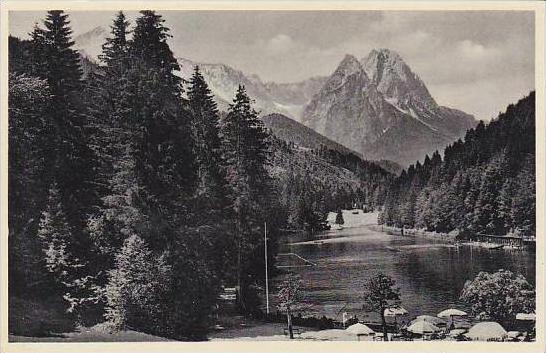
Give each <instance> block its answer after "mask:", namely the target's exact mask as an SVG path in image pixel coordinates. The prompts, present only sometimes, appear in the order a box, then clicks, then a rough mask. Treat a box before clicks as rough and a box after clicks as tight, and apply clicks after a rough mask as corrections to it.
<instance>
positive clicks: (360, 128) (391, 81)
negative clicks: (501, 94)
mask: <svg viewBox="0 0 546 353" xmlns="http://www.w3.org/2000/svg"><path fill="white" fill-rule="evenodd" d="M302 122H303V123H304V124H305V125H307V126H308V127H310V128H312V129H314V130H315V131H317V132H318V133H320V134H322V135H324V136H326V137H328V138H329V139H331V140H333V141H336V142H338V143H340V144H342V145H344V146H346V147H347V148H350V149H352V150H355V151H357V152H359V153H361V154H362V155H363V156H364V157H365V158H367V159H378V160H381V159H386V160H392V161H395V162H397V163H400V164H401V165H408V164H409V163H412V162H414V161H416V160H418V159H420V158H422V157H423V156H424V155H425V154H427V153H428V154H430V153H432V152H434V151H435V150H437V149H442V148H443V147H445V146H446V145H447V144H449V143H450V142H452V141H454V140H456V139H457V138H460V137H461V136H463V135H464V133H465V132H466V130H467V129H468V128H471V127H473V126H474V125H475V123H476V121H475V120H474V118H473V117H472V116H470V115H468V114H465V113H463V112H460V111H457V110H455V109H450V108H446V107H441V106H438V104H437V103H436V102H435V100H434V98H432V96H431V95H430V93H429V91H428V89H427V88H426V86H425V84H424V83H423V81H422V80H421V79H420V78H419V76H418V75H417V74H415V73H414V72H413V71H412V70H411V69H410V67H409V66H408V65H407V64H406V63H405V62H404V60H403V59H402V57H401V56H400V55H399V54H398V53H396V52H394V51H392V50H389V49H375V50H372V51H371V52H370V53H369V55H368V56H367V57H365V58H364V59H362V60H361V61H358V60H356V58H355V57H354V56H352V55H346V56H345V57H344V58H343V60H342V61H341V63H340V64H339V65H338V67H337V69H336V70H335V71H334V72H333V73H332V75H331V76H330V77H329V78H328V80H327V81H326V83H325V85H324V86H323V87H322V89H321V90H320V91H319V92H318V93H317V94H315V96H313V98H312V99H311V101H310V102H309V104H308V105H307V106H306V107H305V110H304V111H303V115H302Z"/></svg>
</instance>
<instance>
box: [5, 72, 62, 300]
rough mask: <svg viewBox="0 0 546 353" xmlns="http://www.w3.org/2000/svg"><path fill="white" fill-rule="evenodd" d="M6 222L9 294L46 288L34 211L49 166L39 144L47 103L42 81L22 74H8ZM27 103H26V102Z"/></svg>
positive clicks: (43, 197)
mask: <svg viewBox="0 0 546 353" xmlns="http://www.w3.org/2000/svg"><path fill="white" fill-rule="evenodd" d="M8 97H9V104H8V109H9V111H8V118H9V151H8V153H9V158H8V163H9V165H8V171H9V173H8V178H9V180H8V183H9V188H10V190H9V194H8V209H9V210H10V212H9V213H8V225H9V233H8V239H9V242H8V244H9V256H10V258H9V261H10V263H9V264H10V266H9V283H10V286H9V289H10V294H12V293H25V292H27V293H28V292H35V291H37V290H39V289H45V288H47V286H48V285H47V281H46V278H45V277H44V274H45V266H44V256H43V253H42V246H41V242H40V241H39V239H38V237H37V236H36V234H37V229H38V224H39V219H40V214H41V212H42V210H43V209H45V205H46V202H47V196H48V188H49V185H48V183H47V180H48V176H49V168H48V164H47V159H46V158H44V150H43V146H47V144H48V142H49V140H50V138H51V137H50V134H49V132H48V131H50V130H51V128H52V127H51V125H50V124H49V121H48V120H47V119H46V118H45V117H44V116H45V113H46V112H47V109H48V106H49V103H50V93H49V87H48V85H47V82H45V80H42V79H39V78H37V77H32V76H28V75H26V74H19V75H16V74H11V73H10V76H9V95H8ZM28 102H32V104H28Z"/></svg>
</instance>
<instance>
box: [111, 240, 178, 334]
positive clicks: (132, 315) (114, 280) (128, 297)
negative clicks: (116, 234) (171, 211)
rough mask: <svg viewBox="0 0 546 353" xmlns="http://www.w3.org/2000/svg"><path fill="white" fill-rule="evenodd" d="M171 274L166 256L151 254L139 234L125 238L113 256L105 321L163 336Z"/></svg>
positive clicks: (119, 326) (118, 327)
mask: <svg viewBox="0 0 546 353" xmlns="http://www.w3.org/2000/svg"><path fill="white" fill-rule="evenodd" d="M170 272H171V268H170V266H169V265H168V264H167V263H166V261H165V256H159V257H157V256H156V255H154V254H153V253H152V251H150V249H149V248H148V246H147V244H146V242H145V241H144V240H143V239H141V238H140V237H139V236H138V235H131V236H130V237H128V238H127V239H126V240H125V241H124V244H123V247H122V248H121V250H120V251H119V253H118V254H117V255H116V259H115V268H114V269H112V270H111V271H110V272H109V278H110V281H109V283H108V285H107V286H106V297H107V301H108V303H107V308H106V314H105V318H106V319H107V320H108V322H109V323H110V324H112V326H113V328H114V329H117V330H121V329H124V328H126V327H131V328H133V329H136V330H142V331H144V332H151V333H155V334H164V333H165V332H164V331H163V330H162V327H164V325H165V323H164V322H162V321H161V318H162V317H165V312H166V310H168V309H167V307H166V305H165V299H166V297H165V293H166V291H167V289H168V288H169V281H170Z"/></svg>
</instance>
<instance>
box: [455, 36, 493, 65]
mask: <svg viewBox="0 0 546 353" xmlns="http://www.w3.org/2000/svg"><path fill="white" fill-rule="evenodd" d="M457 50H458V51H459V52H460V54H461V55H462V57H463V58H465V59H468V60H470V61H476V60H490V59H492V58H494V57H495V56H496V55H498V50H497V49H496V48H494V47H489V48H486V47H485V46H483V45H481V44H479V43H475V42H473V41H472V40H469V39H465V40H463V41H460V42H459V43H458V45H457Z"/></svg>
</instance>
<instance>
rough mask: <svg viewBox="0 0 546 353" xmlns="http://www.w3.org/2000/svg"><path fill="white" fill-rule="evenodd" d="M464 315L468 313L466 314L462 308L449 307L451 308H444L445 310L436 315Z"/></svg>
mask: <svg viewBox="0 0 546 353" xmlns="http://www.w3.org/2000/svg"><path fill="white" fill-rule="evenodd" d="M466 315H468V314H467V313H465V312H464V311H462V310H459V309H454V308H451V309H446V310H444V311H442V312H440V313H439V314H438V315H436V316H438V317H442V318H450V317H452V316H466Z"/></svg>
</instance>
